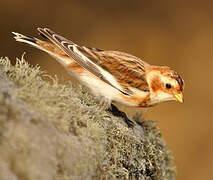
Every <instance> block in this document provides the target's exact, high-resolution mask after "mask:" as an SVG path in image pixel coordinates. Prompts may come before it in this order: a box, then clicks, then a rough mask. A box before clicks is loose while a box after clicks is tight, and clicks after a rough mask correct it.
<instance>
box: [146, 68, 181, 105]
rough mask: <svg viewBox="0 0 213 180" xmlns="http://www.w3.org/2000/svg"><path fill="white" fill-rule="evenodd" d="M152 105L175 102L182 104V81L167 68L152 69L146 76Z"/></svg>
mask: <svg viewBox="0 0 213 180" xmlns="http://www.w3.org/2000/svg"><path fill="white" fill-rule="evenodd" d="M146 77H147V82H148V84H149V87H150V98H151V101H152V102H153V104H158V103H160V102H166V101H173V100H176V101H178V102H180V103H183V89H184V81H183V79H182V78H181V77H180V76H179V75H178V74H177V73H176V72H175V71H174V70H172V69H170V68H169V67H166V66H163V67H153V68H152V69H149V70H148V71H147V74H146Z"/></svg>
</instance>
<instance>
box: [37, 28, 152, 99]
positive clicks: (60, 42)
mask: <svg viewBox="0 0 213 180" xmlns="http://www.w3.org/2000/svg"><path fill="white" fill-rule="evenodd" d="M38 31H39V32H40V33H41V34H42V36H45V37H47V38H48V39H49V40H50V41H51V42H53V43H54V44H56V45H57V46H58V47H59V48H61V49H62V50H63V51H64V52H65V53H66V54H67V55H68V56H69V57H71V58H72V59H73V60H75V61H76V62H77V63H78V64H79V65H81V66H82V67H83V68H85V69H86V70H88V71H89V72H91V73H92V74H93V75H95V76H96V77H98V78H100V79H101V80H102V81H104V82H105V83H107V84H109V85H110V86H112V87H114V88H116V89H117V90H119V91H120V92H122V93H123V94H125V95H131V93H132V91H131V90H130V89H131V88H130V87H133V88H137V89H139V90H143V91H148V90H149V88H148V84H147V82H146V78H145V66H148V64H147V63H145V62H144V61H142V60H141V59H139V58H137V57H135V56H132V55H130V54H127V53H123V52H119V51H103V50H100V49H96V48H88V47H84V46H78V45H77V44H75V43H73V42H72V41H70V40H67V39H65V38H64V37H62V36H60V35H58V34H56V33H54V32H53V31H52V30H50V29H48V28H38Z"/></svg>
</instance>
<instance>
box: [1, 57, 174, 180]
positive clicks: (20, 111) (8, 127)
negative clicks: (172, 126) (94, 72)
mask: <svg viewBox="0 0 213 180" xmlns="http://www.w3.org/2000/svg"><path fill="white" fill-rule="evenodd" d="M174 176H175V168H174V165H173V159H172V156H171V154H170V152H169V151H168V150H167V147H166V145H165V142H164V141H163V140H162V138H161V133H160V131H159V129H158V128H157V127H156V122H154V121H147V120H143V121H142V122H141V124H140V125H139V124H136V125H135V127H134V129H131V128H127V126H126V124H125V122H124V121H123V120H122V119H121V118H118V117H114V116H112V115H111V114H110V113H108V112H106V111H104V110H103V109H102V107H101V106H100V105H99V104H98V102H97V101H96V100H95V99H94V98H93V96H92V95H91V94H90V93H88V91H87V89H86V88H85V87H82V86H81V85H78V86H76V85H75V86H74V85H73V84H72V83H67V84H65V85H63V84H60V83H58V80H57V78H56V77H55V78H52V77H50V76H48V75H46V74H45V73H44V72H42V71H41V70H40V68H39V67H38V66H36V67H32V66H30V65H29V64H28V63H27V62H26V61H25V60H24V59H23V57H22V59H21V60H18V59H17V62H16V64H15V65H14V66H12V65H11V64H10V61H9V59H8V58H1V59H0V179H2V180H8V179H10V180H13V179H14V180H16V179H22V180H25V179H26V180H34V179H35V180H37V179H40V180H43V179H44V180H49V179H50V180H52V179H56V180H70V179H72V180H73V179H76V180H80V179H82V180H83V179H88V180H89V179H107V180H108V179H141V180H149V179H153V180H164V179H165V180H172V179H174Z"/></svg>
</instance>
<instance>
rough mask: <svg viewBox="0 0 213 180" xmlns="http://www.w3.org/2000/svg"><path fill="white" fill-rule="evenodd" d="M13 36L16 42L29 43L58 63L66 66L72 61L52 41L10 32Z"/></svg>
mask: <svg viewBox="0 0 213 180" xmlns="http://www.w3.org/2000/svg"><path fill="white" fill-rule="evenodd" d="M12 33H13V34H14V35H15V36H14V39H15V40H16V41H18V42H23V43H26V44H29V45H31V46H33V47H36V48H38V49H40V50H42V51H44V52H46V53H48V54H49V55H51V56H53V57H54V58H55V59H56V60H57V61H58V62H59V63H60V64H62V65H63V66H67V65H69V64H70V63H72V62H73V61H72V60H71V59H70V58H69V57H68V56H67V54H66V53H65V52H63V51H62V50H61V49H60V48H59V47H58V46H56V45H55V44H53V43H50V42H47V41H42V40H40V39H37V38H34V37H28V36H25V35H23V34H20V33H17V32H12Z"/></svg>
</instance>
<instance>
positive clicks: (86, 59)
mask: <svg viewBox="0 0 213 180" xmlns="http://www.w3.org/2000/svg"><path fill="white" fill-rule="evenodd" d="M72 48H73V51H74V52H75V53H76V54H78V55H79V56H80V57H81V58H82V59H83V60H84V61H85V62H89V63H90V64H93V65H94V66H95V67H96V68H97V69H98V70H99V72H100V73H101V74H102V75H103V77H104V78H105V79H106V80H107V81H109V82H110V83H111V84H112V85H113V86H115V87H116V88H118V89H120V90H121V91H123V90H122V88H121V86H120V85H119V84H118V82H117V81H116V79H115V78H114V77H113V75H111V74H110V73H108V72H107V71H105V70H103V69H102V68H101V67H100V66H98V65H97V64H95V63H94V62H92V61H91V60H90V59H89V58H87V57H86V56H84V55H83V54H82V53H81V52H80V51H79V50H78V49H77V45H72Z"/></svg>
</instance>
